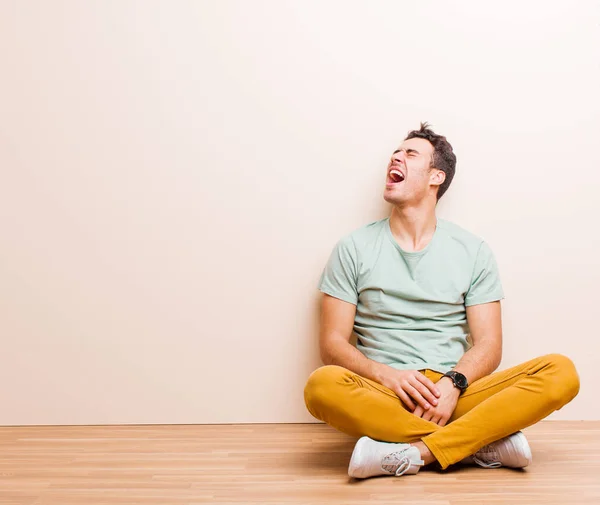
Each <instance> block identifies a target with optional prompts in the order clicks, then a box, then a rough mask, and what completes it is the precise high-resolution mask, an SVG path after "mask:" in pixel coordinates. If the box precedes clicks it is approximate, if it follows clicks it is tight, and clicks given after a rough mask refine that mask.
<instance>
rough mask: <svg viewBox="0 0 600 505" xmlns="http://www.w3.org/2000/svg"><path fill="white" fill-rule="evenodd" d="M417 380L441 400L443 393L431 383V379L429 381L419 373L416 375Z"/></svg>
mask: <svg viewBox="0 0 600 505" xmlns="http://www.w3.org/2000/svg"><path fill="white" fill-rule="evenodd" d="M415 378H416V379H417V380H418V381H419V382H421V383H422V384H424V385H425V386H426V387H427V389H429V391H431V393H432V394H433V395H435V397H436V398H439V397H440V395H441V393H440V390H439V389H438V388H437V386H436V385H435V384H434V383H433V382H432V381H431V379H428V378H427V377H426V376H425V375H423V374H422V373H421V372H417V373H416V374H415Z"/></svg>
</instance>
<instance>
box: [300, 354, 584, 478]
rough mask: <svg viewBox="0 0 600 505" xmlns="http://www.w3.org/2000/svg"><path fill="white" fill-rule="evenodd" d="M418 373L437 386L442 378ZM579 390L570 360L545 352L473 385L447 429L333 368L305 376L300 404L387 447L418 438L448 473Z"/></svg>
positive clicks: (383, 390)
mask: <svg viewBox="0 0 600 505" xmlns="http://www.w3.org/2000/svg"><path fill="white" fill-rule="evenodd" d="M420 371H421V373H423V374H425V375H426V376H427V377H428V378H429V379H431V380H432V381H433V382H434V383H435V382H437V381H438V380H440V378H441V377H442V374H441V373H438V372H434V371H431V370H420ZM578 392H579V376H578V374H577V371H576V370H575V366H574V365H573V362H572V361H571V360H570V359H569V358H567V357H565V356H563V355H560V354H549V355H547V356H542V357H540V358H536V359H533V360H531V361H528V362H526V363H523V364H521V365H518V366H516V367H513V368H509V369H508V370H504V371H500V372H496V373H493V374H491V375H488V376H487V377H483V378H481V379H479V380H478V381H475V382H474V383H473V384H471V385H470V386H469V387H468V388H467V390H466V391H465V392H464V393H463V394H462V395H461V396H460V399H459V400H458V404H457V406H456V409H455V411H454V414H453V415H452V417H451V418H450V420H449V421H448V424H446V425H445V426H438V425H437V424H435V423H433V422H431V421H425V420H424V419H421V418H420V417H417V416H415V415H414V414H413V413H412V412H410V411H409V410H407V408H406V407H405V406H404V404H403V403H402V402H401V401H400V399H399V398H398V396H397V395H396V394H395V393H394V392H393V391H392V390H391V389H388V388H387V387H385V386H382V385H381V384H379V383H377V382H375V381H373V380H370V379H366V378H364V377H361V376H360V375H358V374H355V373H353V372H351V371H350V370H347V369H346V368H342V367H340V366H335V365H328V366H323V367H321V368H318V369H317V370H315V371H314V372H313V373H312V374H311V375H310V377H309V378H308V382H307V384H306V387H305V389H304V400H305V403H306V407H307V408H308V411H309V412H310V413H311V414H312V415H313V416H314V417H316V418H317V419H319V420H321V421H325V422H326V423H327V424H329V425H330V426H333V427H334V428H336V429H338V430H340V431H342V432H344V433H347V434H348V435H351V436H355V437H361V436H363V435H366V436H368V437H371V438H373V439H375V440H381V441H384V442H405V443H413V442H417V441H419V440H422V441H423V443H425V445H427V447H428V448H429V450H430V451H431V452H432V453H433V455H434V456H435V457H436V459H437V460H438V462H439V464H440V466H441V468H442V469H446V468H447V467H448V466H449V465H452V464H454V463H457V462H459V461H461V460H462V459H464V458H466V457H467V456H470V455H471V454H474V453H475V452H477V450H478V449H480V448H481V447H483V446H484V445H487V444H489V443H491V442H494V441H496V440H499V439H501V438H503V437H506V436H508V435H510V434H512V433H515V432H516V431H519V430H521V429H523V428H526V427H527V426H531V425H532V424H535V423H537V422H538V421H540V420H541V419H543V418H545V417H546V416H548V415H549V414H550V413H552V412H553V411H555V410H559V409H560V408H562V407H563V406H564V405H565V404H567V403H568V402H570V401H571V400H572V399H573V398H575V396H576V395H577V393H578Z"/></svg>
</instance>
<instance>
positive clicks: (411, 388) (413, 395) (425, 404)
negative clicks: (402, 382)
mask: <svg viewBox="0 0 600 505" xmlns="http://www.w3.org/2000/svg"><path fill="white" fill-rule="evenodd" d="M404 391H406V392H407V393H408V394H409V395H410V397H411V398H412V399H413V400H415V401H416V402H417V403H418V404H419V405H421V406H422V407H423V408H424V409H425V410H428V409H429V408H431V405H430V404H429V402H428V401H427V400H426V399H425V398H423V396H422V395H421V393H419V391H418V390H417V389H416V388H415V387H414V386H413V385H412V384H410V383H408V384H406V386H405V387H404Z"/></svg>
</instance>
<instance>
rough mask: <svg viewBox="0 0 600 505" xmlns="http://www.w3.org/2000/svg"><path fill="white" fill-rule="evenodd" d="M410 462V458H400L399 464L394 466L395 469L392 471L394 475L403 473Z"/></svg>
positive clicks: (397, 475) (398, 475)
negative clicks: (396, 466)
mask: <svg viewBox="0 0 600 505" xmlns="http://www.w3.org/2000/svg"><path fill="white" fill-rule="evenodd" d="M410 464H411V461H410V459H408V458H407V457H406V456H404V457H403V458H402V459H401V460H400V465H399V466H398V468H396V471H395V472H394V473H395V474H396V477H400V476H401V475H404V474H405V473H406V472H407V471H408V469H409V468H410Z"/></svg>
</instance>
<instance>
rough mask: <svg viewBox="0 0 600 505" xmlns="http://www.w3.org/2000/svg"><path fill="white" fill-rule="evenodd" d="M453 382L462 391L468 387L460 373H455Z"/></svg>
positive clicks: (465, 379)
mask: <svg viewBox="0 0 600 505" xmlns="http://www.w3.org/2000/svg"><path fill="white" fill-rule="evenodd" d="M454 381H455V382H456V385H457V386H458V387H459V388H461V389H464V388H466V387H467V386H468V385H469V383H468V381H467V378H466V377H465V376H464V375H463V374H461V373H456V375H454Z"/></svg>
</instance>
